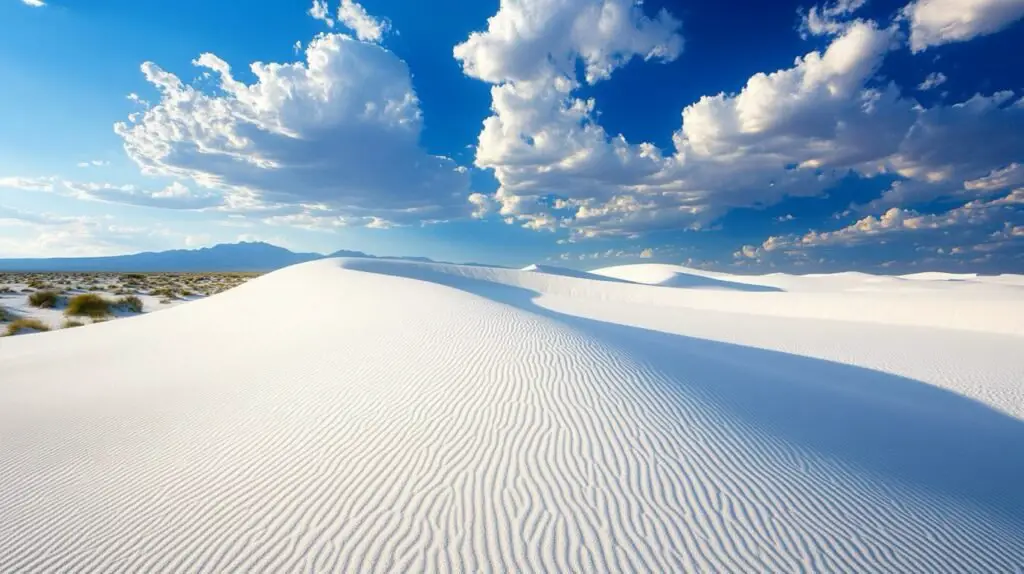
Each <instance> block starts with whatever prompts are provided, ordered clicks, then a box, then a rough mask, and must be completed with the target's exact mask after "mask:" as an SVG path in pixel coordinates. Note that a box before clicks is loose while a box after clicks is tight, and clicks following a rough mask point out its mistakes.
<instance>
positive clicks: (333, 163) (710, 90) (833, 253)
mask: <svg viewBox="0 0 1024 574" xmlns="http://www.w3.org/2000/svg"><path fill="white" fill-rule="evenodd" d="M1022 18H1024V0H901V1H889V0H834V1H831V2H825V3H823V4H812V3H807V2H791V1H777V2H761V1H754V0H750V1H739V0H733V1H722V2H703V1H697V0H690V1H683V0H675V1H668V0H646V1H645V2H643V3H642V4H636V3H635V2H633V1H632V0H515V1H505V2H501V3H499V2H455V1H451V0H438V1H435V2H431V3H425V2H419V1H415V2H413V1H409V0H365V1H364V2H362V3H357V2H354V1H353V0H343V1H340V0H331V1H330V2H323V1H322V0H316V1H315V2H312V3H310V2H307V1H298V0H296V1H294V2H291V1H289V2H282V1H270V0H254V1H252V2H247V3H246V4H245V6H244V7H240V6H234V5H228V4H226V3H215V2H207V1H200V0H182V1H179V2H176V3H174V6H173V8H169V7H168V5H167V4H166V3H165V2H158V1H157V0H133V1H131V2H129V1H127V0H123V1H122V0H108V1H106V2H102V3H81V2H71V1H69V0H68V1H65V0H41V1H40V0H0V77H2V78H4V88H3V89H2V90H0V257H31V256H44V257H47V256H74V255H104V254H117V253H129V252H136V251H143V250H161V249H171V248H181V247H200V246H205V245H212V244H215V243H223V242H235V241H257V240H258V241H268V242H271V243H275V244H279V245H282V246H285V247H288V248H290V249H294V250H302V251H319V252H331V251H334V250H337V249H358V250H362V251H366V252H371V253H376V254H380V255H420V256H428V257H433V258H437V259H445V260H458V261H480V262H491V263H497V264H505V265H525V264H527V263H531V262H537V261H543V262H547V263H551V262H555V263H557V264H562V265H566V266H574V267H582V268H587V267H599V266H602V265H611V264H619V263H630V262H637V261H661V262H668V263H683V264H688V265H694V266H706V267H711V268H716V269H722V270H731V271H737V272H765V271H775V270H784V271H796V272H817V271H837V270H862V271H874V272H910V271H915V270H921V271H923V270H952V271H975V272H1017V273H1021V272H1024V67H1021V66H1020V60H1019V56H1016V55H1015V54H1019V53H1022V52H1024V22H1022Z"/></svg>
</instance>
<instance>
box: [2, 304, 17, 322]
mask: <svg viewBox="0 0 1024 574" xmlns="http://www.w3.org/2000/svg"><path fill="white" fill-rule="evenodd" d="M17 318H18V316H17V315H15V314H14V313H12V312H10V311H8V310H7V309H4V308H3V307H0V323H6V322H8V321H14V320H16V319H17Z"/></svg>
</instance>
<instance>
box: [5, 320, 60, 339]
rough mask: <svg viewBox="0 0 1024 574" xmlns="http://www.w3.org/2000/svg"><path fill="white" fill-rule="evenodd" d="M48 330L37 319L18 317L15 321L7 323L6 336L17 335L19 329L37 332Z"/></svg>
mask: <svg viewBox="0 0 1024 574" xmlns="http://www.w3.org/2000/svg"><path fill="white" fill-rule="evenodd" d="M49 330H50V328H49V327H47V326H46V325H45V324H44V323H43V322H42V321H40V320H39V319H18V320H16V321H12V322H11V323H10V324H9V325H7V335H8V336H11V335H17V334H18V333H20V332H21V331H37V332H42V331H49Z"/></svg>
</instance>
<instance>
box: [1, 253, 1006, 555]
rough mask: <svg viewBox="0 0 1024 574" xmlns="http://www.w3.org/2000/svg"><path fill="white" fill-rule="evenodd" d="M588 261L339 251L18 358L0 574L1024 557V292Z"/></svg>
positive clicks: (58, 336)
mask: <svg viewBox="0 0 1024 574" xmlns="http://www.w3.org/2000/svg"><path fill="white" fill-rule="evenodd" d="M552 271H556V270H552ZM596 273H599V274H605V275H608V276H614V277H616V278H618V279H620V280H621V281H618V282H616V281H607V280H596V279H588V278H585V277H571V276H566V274H563V273H558V272H551V273H546V272H544V270H543V268H541V269H537V270H534V271H520V270H507V269H492V268H484V267H460V266H450V265H439V264H422V263H409V262H402V261H382V260H371V259H345V260H340V259H330V260H321V261H315V262H312V263H305V264H301V265H297V266H294V267H290V268H287V269H284V270H281V271H278V272H275V273H271V274H269V275H265V276H263V277H259V278H257V279H254V280H252V281H250V282H248V283H246V284H244V285H242V286H240V287H238V288H235V289H233V290H231V291H228V292H225V293H222V294H219V295H216V296H213V297H209V298H206V299H202V300H198V301H194V302H190V303H188V304H187V305H181V306H177V307H175V308H172V309H167V310H164V311H160V312H158V313H152V314H145V315H142V316H138V317H132V318H127V319H123V320H119V321H114V322H108V323H104V324H100V325H95V326H90V327H88V328H86V329H73V330H67V331H55V332H49V333H41V334H33V335H27V336H22V337H10V338H4V339H0V365H2V366H0V484H2V485H3V488H2V489H0V517H2V519H0V571H2V572H37V571H44V572H45V571H86V572H169V571H187V572H257V571H259V572H306V571H318V572H319V571H340V572H373V571H381V572H384V571H391V572H395V571H397V572H401V571H423V570H426V571H459V572H480V571H495V572H541V571H560V572H570V571H571V572H596V571H623V572H640V571H654V572H669V571H699V572H768V571H771V572H793V571H825V572H837V571H856V572H910V571H914V572H946V571H948V572H1013V571H1016V570H1019V569H1020V568H1021V567H1022V565H1024V488H1021V485H1022V484H1024V448H1022V445H1024V422H1022V417H1024V390H1022V384H1021V382H1022V381H1024V353H1022V352H1021V349H1022V348H1024V325H1021V321H1020V318H1021V317H1024V282H1022V281H1021V278H1020V277H1016V278H1015V277H1007V276H1004V277H1002V278H999V280H995V281H989V280H988V279H987V278H977V277H975V278H971V279H969V280H962V279H965V278H963V277H958V276H950V277H946V278H945V279H944V278H943V277H942V276H939V275H935V274H929V275H927V276H922V277H914V276H908V277H904V278H879V277H873V276H868V275H860V274H840V275H835V276H815V277H796V276H785V275H770V276H764V277H758V278H753V277H732V276H727V275H722V274H706V275H704V274H702V273H701V272H694V271H692V270H685V269H682V268H673V267H670V266H660V268H652V267H646V266H637V267H633V268H632V269H631V268H630V267H626V268H616V269H609V270H599V271H598V272H596ZM678 274H687V275H690V276H691V277H682V278H678V277H675V276H676V275H678ZM652 277H654V279H652ZM658 277H660V279H658ZM693 277H702V278H703V279H704V280H699V279H693ZM673 278H675V280H673ZM946 279H950V280H946ZM667 280H672V281H671V282H670V283H668V284H670V285H676V286H675V287H670V286H651V285H643V284H638V283H644V282H647V283H663V284H664V283H665V282H666V281H667ZM627 281H632V282H635V283H628V282H627ZM737 285H740V286H737ZM742 285H754V286H760V287H761V288H757V287H754V288H744V287H742ZM823 311H824V312H823ZM822 316H824V318H822Z"/></svg>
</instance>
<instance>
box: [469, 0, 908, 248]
mask: <svg viewBox="0 0 1024 574" xmlns="http://www.w3.org/2000/svg"><path fill="white" fill-rule="evenodd" d="M526 4H529V5H528V6H527V5H526ZM624 4H625V3H624ZM559 6H561V8H559V9H560V10H564V11H565V13H564V14H563V13H561V12H557V11H556V13H555V14H553V15H551V18H550V20H552V21H555V22H557V23H558V25H559V26H560V27H561V28H560V29H558V30H557V31H554V32H552V31H549V30H548V29H546V28H540V29H534V27H530V26H524V27H517V26H513V25H511V24H508V22H519V21H522V20H524V19H525V21H529V19H530V17H531V16H534V17H537V18H539V16H535V15H538V14H547V12H545V10H543V9H542V8H544V9H548V10H554V9H556V8H557V7H552V6H548V5H547V4H546V3H543V2H540V3H538V4H536V5H535V3H529V2H527V3H517V4H514V5H504V6H503V7H502V9H501V10H500V11H499V13H498V14H497V15H496V16H495V17H494V18H492V20H491V22H490V27H489V28H488V30H487V31H486V32H483V33H476V34H473V35H471V36H470V39H469V40H467V42H466V43H465V44H462V45H460V46H458V47H456V50H455V54H456V57H458V58H459V59H460V60H461V61H462V62H463V68H464V70H465V71H466V73H467V74H469V75H471V76H474V77H478V78H481V79H484V80H487V81H490V82H492V83H494V84H495V85H494V86H493V87H492V89H491V95H492V110H493V112H494V114H493V115H492V116H491V117H489V118H487V120H485V122H484V127H483V131H482V132H481V133H480V137H479V140H478V144H477V149H476V163H477V165H478V166H480V167H483V168H490V169H493V170H494V173H495V176H496V177H497V179H498V181H499V183H500V184H501V186H500V188H499V190H498V191H497V193H496V194H494V196H493V198H492V199H493V200H494V201H495V202H496V203H497V204H498V205H500V206H501V207H500V209H499V210H498V213H499V214H500V215H501V216H502V217H505V218H507V219H512V220H513V221H519V222H521V223H522V224H523V225H524V226H526V227H528V228H533V229H554V228H557V227H566V228H569V229H571V230H572V231H573V233H574V234H576V235H578V236H583V237H595V236H600V235H623V236H630V235H636V234H638V233H642V232H644V231H650V230H655V229H669V228H679V227H687V226H700V225H704V224H707V223H708V222H709V221H711V220H713V219H714V218H715V217H717V216H719V215H721V214H722V213H723V212H724V211H726V210H728V209H730V208H733V207H740V206H752V205H767V204H770V203H773V202H776V201H778V200H779V199H781V198H782V197H785V196H787V195H814V194H818V193H821V191H822V190H823V189H825V188H826V187H828V186H829V185H830V184H831V183H833V182H834V181H836V180H837V179H838V178H839V177H841V176H842V175H843V174H841V173H839V172H837V171H835V170H837V169H848V167H849V166H850V165H853V164H858V163H861V162H865V161H869V160H872V159H877V158H879V157H884V156H885V155H887V154H889V153H891V152H892V151H894V150H895V149H896V148H897V146H898V144H899V141H900V138H901V137H902V134H903V133H904V132H905V130H906V129H907V128H908V127H909V126H910V125H911V124H912V122H913V120H914V115H913V111H912V107H911V105H910V104H902V103H901V104H899V105H897V100H898V91H897V90H896V89H895V88H894V87H891V86H889V87H882V88H878V89H874V88H872V89H868V88H865V87H864V86H865V84H866V82H867V81H868V79H869V78H870V77H871V76H873V74H874V72H875V71H876V70H877V68H878V67H879V65H880V64H881V61H882V59H883V57H884V54H885V53H886V52H887V51H888V50H889V49H891V48H892V47H893V46H894V40H895V36H896V30H895V28H889V29H880V28H879V27H878V26H877V25H875V24H873V23H870V22H859V21H858V22H853V23H851V24H850V25H849V26H848V27H847V29H846V30H845V32H844V33H843V34H842V35H840V36H839V37H837V38H836V39H835V40H834V41H833V42H832V44H831V45H830V46H829V47H828V49H827V50H825V51H824V52H811V53H809V54H807V55H805V56H804V57H802V58H798V59H797V60H796V62H795V64H794V66H793V67H792V68H788V69H785V70H779V71H777V72H774V73H771V74H757V75H755V76H754V77H752V78H751V79H750V80H749V81H748V82H747V85H746V86H745V87H744V88H743V89H742V90H741V91H740V93H739V94H731V95H730V94H725V93H721V94H718V95H715V96H708V97H704V98H702V99H701V100H700V101H698V102H696V103H694V104H692V105H690V106H687V107H686V109H684V110H683V113H682V119H683V121H682V127H681V129H679V131H677V132H676V134H675V136H674V138H673V141H674V144H675V150H674V152H665V151H663V150H661V149H659V148H657V147H656V146H654V145H652V144H649V143H643V142H642V143H639V144H634V143H631V142H628V141H627V140H626V139H625V138H624V137H623V136H621V135H618V136H612V135H609V134H608V133H606V132H605V131H604V129H603V128H602V127H601V126H600V125H599V124H598V123H597V118H596V114H595V113H594V109H595V102H594V101H593V100H584V99H580V98H577V97H574V96H573V94H574V92H575V90H577V89H578V88H579V87H580V85H581V81H580V78H578V77H577V76H576V75H575V72H574V70H575V67H574V65H573V62H574V61H575V60H574V59H578V60H580V61H582V62H583V68H584V70H586V71H587V72H586V73H585V74H584V78H583V80H584V81H587V82H593V81H597V80H600V79H605V78H607V77H608V76H609V75H610V74H611V72H612V71H613V70H614V69H615V68H616V67H617V66H618V65H621V63H622V62H625V61H628V59H629V58H630V57H647V58H661V59H669V58H674V57H675V56H676V55H677V54H678V47H679V46H681V45H682V40H681V39H677V34H676V33H675V32H674V30H675V28H674V27H673V26H676V25H677V24H676V21H675V19H673V18H672V17H671V16H669V15H667V14H664V13H663V14H662V15H660V16H659V17H658V19H652V18H650V17H648V16H646V15H644V14H643V13H642V12H641V11H640V8H639V7H637V6H635V5H632V4H630V6H629V9H628V10H625V9H623V10H624V11H620V12H617V14H620V15H627V14H628V15H629V17H628V18H627V17H625V16H621V17H619V18H616V19H613V22H615V23H616V24H617V25H618V27H619V28H621V29H622V30H621V31H620V32H619V33H617V34H615V35H614V38H615V40H614V41H613V40H610V39H606V38H604V37H603V36H602V35H601V34H595V37H590V36H588V35H587V34H586V31H587V30H590V29H593V28H595V27H597V28H600V26H596V25H595V24H592V23H589V21H587V20H586V18H587V15H588V14H591V13H593V11H594V10H596V11H597V13H600V10H606V9H607V7H608V6H609V3H597V2H583V1H581V2H578V3H575V4H573V5H572V6H568V5H564V4H560V5H559ZM850 6H852V4H851V5H850ZM570 8H571V9H570ZM848 8H849V6H848ZM588 9H591V11H589V12H588ZM519 11H521V12H522V13H520V12H519ZM581 18H582V19H583V20H584V21H585V22H587V25H580V24H577V22H578V20H577V19H581ZM544 21H545V22H546V21H547V20H544ZM566 30H568V32H567V31H566ZM573 34H576V35H575V36H574V35H573ZM549 36H551V37H549ZM622 38H633V40H631V41H629V42H624V41H623V40H622ZM623 45H626V46H629V47H630V49H629V50H628V51H623V49H622V47H621V46H623ZM600 46H607V49H601V48H600ZM613 55H614V57H612V56H613ZM531 63H532V65H531Z"/></svg>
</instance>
